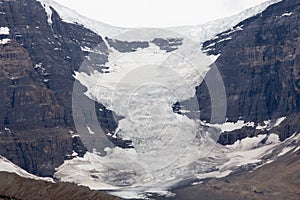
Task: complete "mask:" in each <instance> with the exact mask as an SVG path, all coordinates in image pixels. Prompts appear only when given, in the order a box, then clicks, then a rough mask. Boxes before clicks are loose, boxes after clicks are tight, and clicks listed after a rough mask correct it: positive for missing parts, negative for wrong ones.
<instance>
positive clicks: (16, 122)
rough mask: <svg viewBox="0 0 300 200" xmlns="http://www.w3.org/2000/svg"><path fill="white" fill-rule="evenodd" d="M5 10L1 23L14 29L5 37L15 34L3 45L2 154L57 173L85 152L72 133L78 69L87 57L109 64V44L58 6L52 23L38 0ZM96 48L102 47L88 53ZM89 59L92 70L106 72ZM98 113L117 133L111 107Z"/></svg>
mask: <svg viewBox="0 0 300 200" xmlns="http://www.w3.org/2000/svg"><path fill="white" fill-rule="evenodd" d="M0 12H2V13H5V14H1V15H0V27H8V28H9V29H10V33H9V35H8V36H1V38H3V37H8V38H10V39H11V42H10V43H7V44H4V45H3V44H0V58H1V61H0V70H1V71H0V83H1V84H0V87H1V91H2V98H1V99H0V131H1V134H0V143H1V146H0V154H1V155H3V156H5V157H6V158H8V159H10V160H11V161H13V162H14V163H16V164H18V165H19V166H21V167H22V168H24V169H25V170H27V171H29V172H31V173H33V174H37V175H39V176H52V175H53V172H54V169H55V168H56V167H58V166H59V165H61V164H62V163H63V161H64V160H65V159H68V158H71V157H72V156H70V155H72V151H73V150H75V151H76V152H77V153H78V154H79V155H81V156H82V155H83V154H84V153H85V152H86V149H85V148H84V146H83V145H82V143H81V142H80V140H78V139H75V138H73V139H72V138H71V134H70V133H69V132H70V130H75V128H74V122H73V117H72V90H73V84H74V78H73V75H74V74H73V72H74V70H79V68H80V66H81V65H82V63H83V61H84V60H85V59H86V58H87V57H88V56H94V57H97V62H98V63H100V64H101V63H105V62H106V61H107V56H106V55H107V53H108V52H107V47H106V46H105V44H104V42H103V40H102V38H101V37H100V36H98V35H97V34H95V33H93V32H92V31H90V30H88V29H86V28H84V27H83V26H81V25H77V24H68V23H65V22H63V21H62V20H61V19H60V17H59V15H58V14H57V13H56V12H55V10H52V13H53V14H52V24H48V22H47V19H48V18H47V14H46V12H45V9H44V8H43V6H42V5H41V4H40V3H39V2H37V1H35V0H16V1H3V2H1V4H0ZM94 47H97V51H96V52H92V53H91V52H89V49H93V48H94ZM100 53H101V56H100ZM89 64H90V66H91V67H92V68H91V69H90V71H92V70H98V71H101V66H98V65H95V64H94V63H89ZM87 73H88V72H87ZM95 106H96V105H95ZM97 112H98V113H97V116H98V120H99V123H100V124H105V128H104V130H107V131H108V132H113V131H114V129H115V127H116V126H117V122H116V121H115V120H113V114H112V112H110V111H108V110H107V109H104V108H103V109H102V111H100V110H99V109H97ZM69 127H70V128H69ZM8 130H9V131H8Z"/></svg>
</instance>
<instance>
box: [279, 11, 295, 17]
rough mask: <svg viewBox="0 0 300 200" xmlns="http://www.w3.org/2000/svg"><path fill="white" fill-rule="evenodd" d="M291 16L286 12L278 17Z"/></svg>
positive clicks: (290, 13)
mask: <svg viewBox="0 0 300 200" xmlns="http://www.w3.org/2000/svg"><path fill="white" fill-rule="evenodd" d="M292 14H293V13H292V12H287V13H284V14H282V15H281V16H280V17H288V16H291V15H292Z"/></svg>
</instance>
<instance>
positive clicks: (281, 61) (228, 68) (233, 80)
mask: <svg viewBox="0 0 300 200" xmlns="http://www.w3.org/2000/svg"><path fill="white" fill-rule="evenodd" d="M299 9H300V2H299V1H290V0H287V1H282V2H280V3H277V4H275V5H271V6H270V7H269V8H267V9H266V10H265V11H264V12H262V13H261V14H259V15H257V16H254V17H252V18H249V19H247V20H245V21H243V22H241V23H239V24H238V25H236V26H235V27H233V29H232V30H228V31H225V32H223V33H220V34H218V35H217V36H216V37H215V38H214V39H212V40H210V41H206V42H205V43H204V44H203V49H204V50H205V51H206V52H207V53H208V54H212V55H217V54H220V57H219V58H218V60H217V61H216V65H217V66H218V69H219V70H220V73H221V74H222V78H223V81H224V85H225V88H226V95H227V118H228V120H229V121H233V122H236V121H237V120H239V119H242V120H245V121H247V122H255V123H263V121H266V120H274V119H277V118H279V117H285V116H287V119H286V120H285V121H284V124H282V127H280V128H278V127H277V128H274V129H271V130H269V131H270V132H276V133H278V134H279V136H280V139H281V140H284V139H286V138H287V137H289V136H291V135H292V134H294V133H295V132H297V131H298V130H299V123H297V121H298V116H299V69H298V68H299V67H298V66H299V48H300V46H299V20H298V17H299ZM196 95H197V98H198V100H199V102H200V103H199V104H200V108H201V110H202V111H203V112H202V113H203V115H202V116H201V117H203V119H206V120H209V119H208V117H209V115H207V114H209V108H210V100H209V94H208V92H207V89H206V86H205V84H204V83H203V84H201V85H200V86H199V87H197V92H196ZM206 110H207V111H208V112H206ZM259 133H261V130H255V129H254V130H253V129H249V128H244V129H243V130H239V131H235V132H232V133H226V134H224V135H222V136H221V137H220V140H219V141H220V143H222V144H232V143H233V142H234V141H236V140H237V139H241V138H243V137H245V136H247V135H250V136H254V135H257V134H259Z"/></svg>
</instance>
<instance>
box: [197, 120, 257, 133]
mask: <svg viewBox="0 0 300 200" xmlns="http://www.w3.org/2000/svg"><path fill="white" fill-rule="evenodd" d="M202 124H203V125H204V126H209V127H213V128H217V129H220V130H221V133H224V132H231V131H234V130H239V129H242V128H243V127H254V122H245V121H243V120H238V121H237V122H226V123H224V124H209V123H204V122H202Z"/></svg>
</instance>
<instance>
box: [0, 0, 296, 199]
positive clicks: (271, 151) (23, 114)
mask: <svg viewBox="0 0 300 200" xmlns="http://www.w3.org/2000/svg"><path fill="white" fill-rule="evenodd" d="M299 6H300V2H299V1H298V0H284V1H278V0H272V1H268V2H266V3H264V4H261V5H259V6H257V7H254V8H251V9H248V10H246V11H244V12H242V13H240V14H238V15H236V16H233V17H230V18H225V19H221V20H217V21H213V22H210V23H207V24H204V25H200V26H195V27H171V28H166V29H126V28H120V27H113V26H110V25H107V24H103V23H101V22H96V21H93V20H90V19H88V18H86V17H83V16H80V15H79V14H77V13H75V12H74V11H72V10H70V9H68V8H66V7H63V6H61V5H59V4H57V3H55V2H54V1H47V0H38V1H37V0H15V1H2V2H1V4H0V13H1V14H0V55H1V62H0V69H1V70H0V82H1V84H0V87H1V91H2V93H3V98H1V100H0V107H1V109H0V119H2V122H1V121H0V122H1V123H0V155H1V156H3V158H2V157H1V159H0V161H1V162H2V161H3V162H2V163H4V164H3V165H1V162H0V168H3V171H8V168H10V166H12V168H13V169H15V170H12V171H10V172H14V173H17V174H19V175H21V176H25V177H26V178H31V179H32V178H33V179H40V178H39V177H47V176H48V177H52V178H54V181H57V182H73V183H76V184H79V185H85V186H88V187H89V188H91V189H95V190H108V192H110V193H112V194H114V195H117V196H121V197H123V198H148V197H151V196H153V195H156V194H159V195H164V196H172V193H170V190H172V189H174V188H177V187H179V186H182V185H183V186H186V185H187V184H190V183H194V182H199V181H202V180H206V179H207V178H222V177H229V178H228V179H230V178H231V177H235V176H237V177H241V178H243V180H246V179H247V178H248V175H247V174H248V172H249V171H251V170H254V169H256V168H258V167H260V166H262V165H265V166H272V164H271V165H269V164H270V163H272V162H274V163H276V164H274V166H277V165H280V160H282V156H284V155H285V154H287V153H289V152H291V151H293V152H297V150H299V149H298V148H299V143H300V139H299V135H298V134H297V133H298V130H299V125H298V119H299V114H298V111H299V110H298V107H299V105H298V104H299V95H298V70H297V63H298V49H297V48H298V43H297V41H298V33H299V30H298V20H297V18H298V13H299V11H298V9H299V8H300V7H299ZM214 66H216V67H217V69H218V70H217V71H218V73H216V71H215V69H216V68H215V67H214ZM210 78H212V79H213V81H211V80H210ZM214 80H222V81H214ZM210 81H211V82H210ZM212 83H222V84H221V85H218V84H217V85H214V84H212ZM211 84H212V85H211ZM211 86H221V87H219V88H221V89H222V88H224V91H222V90H220V93H216V92H215V93H212V92H213V91H212V90H211ZM213 95H215V96H213ZM212 96H213V97H216V98H211V97H212ZM211 102H213V104H212V103H211ZM215 108H217V109H215ZM215 110H217V111H219V113H221V115H220V116H217V118H211V116H215V115H214V112H215ZM223 112H224V113H223ZM222 114H223V115H222ZM218 117H219V118H218ZM217 142H218V143H217ZM191 152H192V153H191ZM99 154H100V155H101V156H99ZM4 157H5V158H4ZM8 160H9V161H8ZM277 160H278V162H277ZM297 160H298V157H297V156H296V157H295V158H293V159H291V161H290V162H295V165H296V164H297ZM10 161H11V162H12V163H14V164H12V163H10ZM16 165H17V166H19V167H21V168H22V169H24V170H26V171H27V172H28V173H31V174H27V172H25V171H23V170H21V169H19V168H18V167H17V166H16ZM265 168H267V167H265ZM295 168H297V165H296V166H295V167H293V169H295ZM240 172H242V175H241V176H239V173H240ZM256 173H259V172H256ZM264 173H268V169H265V172H264ZM276 173H277V172H276ZM32 174H34V175H36V176H34V175H32ZM230 174H231V175H230ZM228 175H229V176H228ZM285 175H286V174H283V179H284V178H285V177H289V178H290V177H291V176H290V175H288V176H285ZM37 176H38V177H37ZM245 177H246V178H245ZM7 179H10V177H8V178H7ZM15 179H19V178H16V177H13V180H15ZM222 180H227V179H226V178H223V179H222ZM222 180H221V181H222ZM257 180H259V179H258V178H257V179H255V180H254V182H251V181H249V183H247V184H254V183H255V184H256V183H257V182H256V181H257ZM291 180H292V179H291ZM293 180H294V179H293ZM23 181H24V182H27V181H28V183H29V184H31V180H25V179H21V180H20V182H23ZM234 183H235V184H233V185H231V186H230V187H233V188H234V189H236V190H237V189H239V188H237V187H236V184H238V182H234ZM284 183H287V182H284V181H282V180H280V185H282V184H284ZM35 184H37V185H39V184H46V185H48V184H47V183H44V182H43V183H41V182H35ZM210 184H211V183H209V184H208V187H218V185H217V184H216V185H217V186H215V185H213V184H212V185H210ZM218 184H221V186H222V182H220V183H218ZM296 184H297V182H296ZM245 187H246V186H245ZM264 187H265V185H264ZM1 188H2V187H1ZM64 188H68V186H66V187H64ZM71 188H72V189H71V190H72V191H73V186H72V187H71ZM193 189H194V188H193ZM202 189H203V188H202ZM204 189H207V188H204ZM35 190H39V188H38V187H37V188H36V189H35ZM74 190H75V189H74ZM199 190H200V191H201V188H200V189H199ZM50 191H52V190H50ZM53 191H56V190H53ZM176 192H177V190H176V191H175V193H176ZM69 193H70V192H69V191H66V192H65V194H69ZM0 195H2V194H1V193H0ZM6 196H11V195H6ZM12 196H13V195H12ZM13 197H15V198H20V197H18V196H13ZM0 198H1V196H0ZM286 198H288V197H286Z"/></svg>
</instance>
